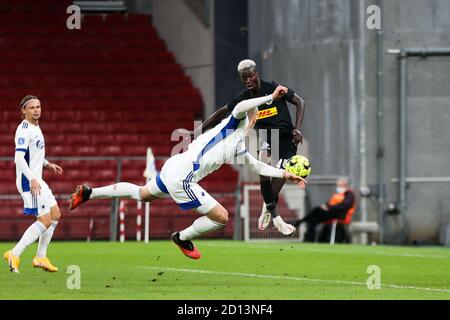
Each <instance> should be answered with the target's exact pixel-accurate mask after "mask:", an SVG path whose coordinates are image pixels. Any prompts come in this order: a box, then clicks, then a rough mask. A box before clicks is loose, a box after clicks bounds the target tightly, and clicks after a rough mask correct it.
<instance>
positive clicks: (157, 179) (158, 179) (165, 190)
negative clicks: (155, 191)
mask: <svg viewBox="0 0 450 320" xmlns="http://www.w3.org/2000/svg"><path fill="white" fill-rule="evenodd" d="M156 184H157V185H158V188H159V189H160V190H161V191H162V192H164V193H167V194H169V191H168V190H167V187H166V185H165V184H164V182H163V181H162V180H161V177H160V176H159V173H158V174H157V175H156Z"/></svg>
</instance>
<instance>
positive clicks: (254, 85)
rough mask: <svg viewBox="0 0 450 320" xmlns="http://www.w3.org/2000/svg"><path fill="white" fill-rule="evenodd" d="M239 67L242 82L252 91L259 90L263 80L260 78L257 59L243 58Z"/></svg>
mask: <svg viewBox="0 0 450 320" xmlns="http://www.w3.org/2000/svg"><path fill="white" fill-rule="evenodd" d="M237 69H238V72H239V77H240V78H241V81H242V84H243V85H244V86H245V87H246V88H247V89H248V90H250V91H257V90H258V89H259V87H260V85H261V80H260V79H259V72H258V69H257V68H256V63H255V61H253V60H250V59H246V60H242V61H241V62H239V64H238V68H237Z"/></svg>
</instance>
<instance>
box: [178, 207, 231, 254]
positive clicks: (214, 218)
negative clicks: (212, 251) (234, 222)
mask: <svg viewBox="0 0 450 320" xmlns="http://www.w3.org/2000/svg"><path fill="white" fill-rule="evenodd" d="M214 202H215V204H214V203H213V205H214V207H213V208H212V209H210V210H209V208H203V209H204V211H203V212H202V209H201V208H197V211H198V212H200V213H202V214H206V215H204V216H202V217H200V218H198V219H196V220H195V221H194V223H192V225H190V226H189V227H187V228H186V229H184V230H182V231H180V232H176V233H174V234H173V235H172V241H173V242H174V243H175V244H176V245H177V246H178V247H179V248H180V250H181V252H183V254H184V255H185V256H187V257H189V258H192V259H200V256H201V255H200V252H199V251H198V250H197V248H196V247H195V246H194V244H193V243H192V241H191V240H192V239H194V238H197V237H199V236H201V235H204V234H207V233H210V232H212V231H215V230H218V229H221V228H223V227H224V226H225V224H226V223H227V222H228V212H227V210H226V209H225V208H224V207H223V206H222V205H221V204H220V203H218V202H216V201H215V200H214ZM206 210H209V211H208V212H205V211H206Z"/></svg>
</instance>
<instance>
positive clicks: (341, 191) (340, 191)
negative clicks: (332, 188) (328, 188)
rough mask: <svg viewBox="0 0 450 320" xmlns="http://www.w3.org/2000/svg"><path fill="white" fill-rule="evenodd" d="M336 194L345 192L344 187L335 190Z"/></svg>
mask: <svg viewBox="0 0 450 320" xmlns="http://www.w3.org/2000/svg"><path fill="white" fill-rule="evenodd" d="M336 192H337V193H343V192H345V188H344V187H337V188H336Z"/></svg>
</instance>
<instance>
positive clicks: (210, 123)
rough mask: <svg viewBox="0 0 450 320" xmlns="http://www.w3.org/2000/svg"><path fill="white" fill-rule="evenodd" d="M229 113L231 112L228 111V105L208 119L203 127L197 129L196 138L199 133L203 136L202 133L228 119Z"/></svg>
mask: <svg viewBox="0 0 450 320" xmlns="http://www.w3.org/2000/svg"><path fill="white" fill-rule="evenodd" d="M228 113H229V110H228V106H227V105H226V106H224V107H222V108H220V109H219V110H217V111H216V112H214V113H213V114H212V115H211V116H209V118H208V119H206V120H205V121H204V122H203V123H202V125H201V126H200V127H198V128H197V129H195V131H194V136H197V135H198V134H197V132H199V133H200V134H201V133H202V132H205V131H207V130H209V129H211V128H213V127H215V126H216V125H217V124H218V123H219V122H220V121H222V120H223V119H225V118H226V117H227V115H228Z"/></svg>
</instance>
